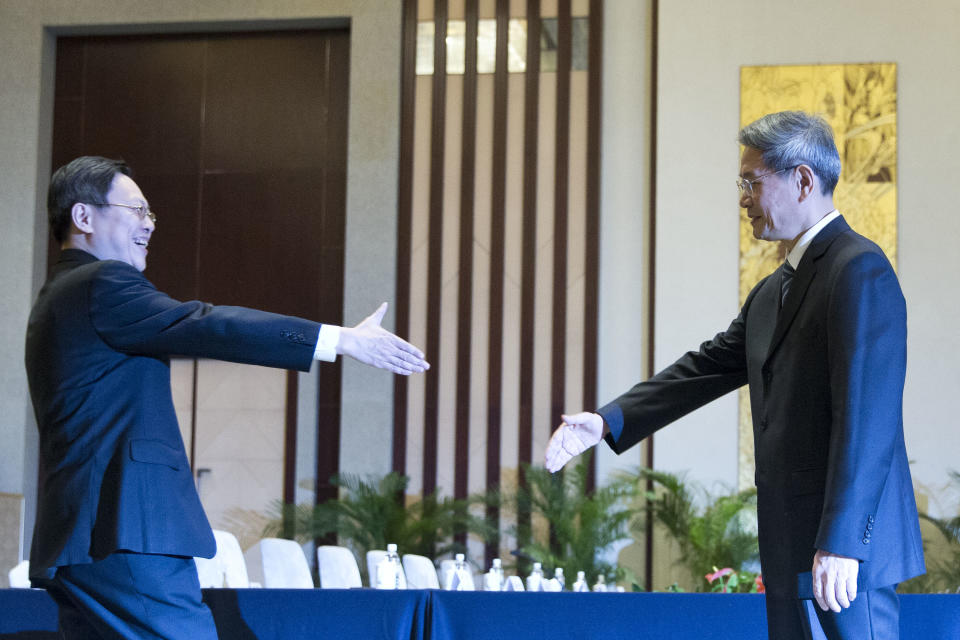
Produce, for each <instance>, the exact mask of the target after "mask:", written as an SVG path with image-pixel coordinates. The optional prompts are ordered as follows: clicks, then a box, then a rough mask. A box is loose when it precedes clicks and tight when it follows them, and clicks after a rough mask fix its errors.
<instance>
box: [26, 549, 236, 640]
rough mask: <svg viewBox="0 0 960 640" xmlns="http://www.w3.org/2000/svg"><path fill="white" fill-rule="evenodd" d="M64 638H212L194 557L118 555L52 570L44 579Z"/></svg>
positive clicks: (214, 633) (213, 633) (212, 628)
mask: <svg viewBox="0 0 960 640" xmlns="http://www.w3.org/2000/svg"><path fill="white" fill-rule="evenodd" d="M45 582H46V584H44V586H45V587H46V589H47V591H48V592H49V593H50V595H51V596H52V597H53V599H54V600H55V601H56V602H57V604H58V605H59V608H60V634H61V635H62V636H63V638H64V640H79V639H80V638H104V639H108V638H109V639H111V640H112V639H114V638H125V639H129V640H140V639H141V638H184V639H187V638H189V639H190V640H217V629H216V627H215V626H214V623H213V615H212V614H211V613H210V609H208V608H207V605H205V604H204V603H203V602H202V600H201V597H202V595H201V593H200V582H199V580H198V579H197V569H196V565H195V564H194V562H193V558H183V557H177V556H160V555H148V554H140V553H124V552H118V553H114V554H112V555H109V556H107V557H106V558H104V559H103V560H99V561H97V562H94V563H92V564H76V565H70V566H65V567H60V568H59V569H57V573H56V576H54V578H53V579H52V580H50V581H45Z"/></svg>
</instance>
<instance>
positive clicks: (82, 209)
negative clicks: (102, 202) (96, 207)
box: [70, 202, 93, 233]
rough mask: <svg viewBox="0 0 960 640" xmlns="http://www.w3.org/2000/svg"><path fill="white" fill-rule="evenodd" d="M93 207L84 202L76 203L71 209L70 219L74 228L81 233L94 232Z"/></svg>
mask: <svg viewBox="0 0 960 640" xmlns="http://www.w3.org/2000/svg"><path fill="white" fill-rule="evenodd" d="M92 217H93V207H91V206H90V205H88V204H84V203H82V202H77V203H75V204H74V205H73V206H72V207H70V219H71V220H72V221H73V226H74V227H76V228H77V230H78V231H80V232H81V233H92V232H93V220H92Z"/></svg>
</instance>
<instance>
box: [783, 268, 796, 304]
mask: <svg viewBox="0 0 960 640" xmlns="http://www.w3.org/2000/svg"><path fill="white" fill-rule="evenodd" d="M796 272H797V271H796V269H794V268H793V267H792V266H790V261H789V260H784V262H783V268H782V269H781V270H780V306H781V307H782V306H783V303H784V301H785V300H786V299H787V292H788V291H790V281H791V280H793V276H794V274H796Z"/></svg>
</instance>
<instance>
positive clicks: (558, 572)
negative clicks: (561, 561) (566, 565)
mask: <svg viewBox="0 0 960 640" xmlns="http://www.w3.org/2000/svg"><path fill="white" fill-rule="evenodd" d="M553 577H554V579H556V581H557V582H559V583H560V591H563V590H564V589H565V588H566V586H567V579H566V578H564V577H563V567H557V568H556V569H554V570H553Z"/></svg>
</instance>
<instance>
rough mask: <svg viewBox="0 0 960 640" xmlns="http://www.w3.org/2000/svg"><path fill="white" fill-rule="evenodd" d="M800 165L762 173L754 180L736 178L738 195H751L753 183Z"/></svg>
mask: <svg viewBox="0 0 960 640" xmlns="http://www.w3.org/2000/svg"><path fill="white" fill-rule="evenodd" d="M799 166H800V165H798V164H795V165H793V166H792V167H784V168H783V169H777V170H776V171H771V172H769V173H763V174H760V175H759V176H757V177H755V178H737V189H738V190H739V191H740V195H743V194H744V193H746V194H747V195H748V196H752V195H753V183H755V182H760V179H761V178H766V177H767V176H772V175H776V174H778V173H783V172H784V171H790V170H791V169H796V168H797V167H799Z"/></svg>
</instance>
